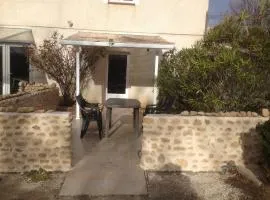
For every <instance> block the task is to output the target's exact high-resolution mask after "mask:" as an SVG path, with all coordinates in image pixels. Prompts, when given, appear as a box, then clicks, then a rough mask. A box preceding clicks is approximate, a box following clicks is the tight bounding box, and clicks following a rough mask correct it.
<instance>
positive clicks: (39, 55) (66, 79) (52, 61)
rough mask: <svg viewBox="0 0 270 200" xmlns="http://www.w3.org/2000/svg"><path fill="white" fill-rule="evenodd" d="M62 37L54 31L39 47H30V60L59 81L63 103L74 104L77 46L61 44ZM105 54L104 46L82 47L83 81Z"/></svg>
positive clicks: (81, 73) (81, 72)
mask: <svg viewBox="0 0 270 200" xmlns="http://www.w3.org/2000/svg"><path fill="white" fill-rule="evenodd" d="M61 39H63V36H62V35H60V34H59V33H58V32H54V33H53V34H52V35H51V37H50V38H49V39H46V40H44V41H43V43H42V44H41V45H40V46H39V47H35V46H32V47H31V48H30V49H29V58H30V59H29V60H30V63H31V65H33V66H34V67H36V68H37V69H38V70H39V71H41V72H44V73H46V74H47V75H48V76H49V78H51V79H53V80H55V81H56V82H57V83H58V85H59V88H60V91H61V94H62V96H63V105H72V104H73V103H74V94H75V82H76V48H75V47H72V46H66V45H61V44H60V40H61ZM104 55H105V49H104V48H90V47H88V48H83V49H82V52H81V56H80V60H81V63H80V66H81V68H80V75H81V81H84V79H85V77H86V76H87V75H88V76H91V75H92V74H93V72H94V69H95V63H96V62H97V61H98V60H99V59H100V58H101V57H104Z"/></svg>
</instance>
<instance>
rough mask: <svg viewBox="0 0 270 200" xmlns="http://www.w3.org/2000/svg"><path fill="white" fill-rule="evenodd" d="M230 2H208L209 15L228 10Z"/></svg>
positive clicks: (223, 0) (215, 0)
mask: <svg viewBox="0 0 270 200" xmlns="http://www.w3.org/2000/svg"><path fill="white" fill-rule="evenodd" d="M229 2H230V0H209V13H221V12H226V11H228V10H229Z"/></svg>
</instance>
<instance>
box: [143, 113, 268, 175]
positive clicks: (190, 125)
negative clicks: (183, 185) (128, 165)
mask: <svg viewBox="0 0 270 200" xmlns="http://www.w3.org/2000/svg"><path fill="white" fill-rule="evenodd" d="M183 114H185V115H147V116H145V117H144V119H143V136H142V157H141V167H142V168H143V169H145V170H157V171H178V170H179V171H180V170H183V171H193V172H198V171H220V170H221V166H223V165H224V164H226V163H227V162H229V161H232V162H234V163H235V164H236V165H251V164H255V163H258V162H260V161H261V160H262V144H261V140H260V136H259V134H258V133H257V132H256V130H255V127H256V125H257V124H259V123H263V122H265V121H267V120H268V119H269V117H262V116H259V115H258V114H256V113H254V114H252V113H250V114H249V115H248V114H247V113H245V115H244V112H243V113H242V115H241V114H240V113H238V114H234V115H233V116H230V115H228V114H226V115H225V116H224V115H223V116H221V115H215V116H205V115H204V116H203V114H204V113H202V115H198V114H200V113H194V114H196V115H194V116H191V115H188V112H187V113H183Z"/></svg>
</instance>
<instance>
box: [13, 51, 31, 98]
mask: <svg viewBox="0 0 270 200" xmlns="http://www.w3.org/2000/svg"><path fill="white" fill-rule="evenodd" d="M20 81H27V82H28V81H29V63H28V60H27V56H26V48H25V47H10V93H16V92H18V89H19V82H20Z"/></svg>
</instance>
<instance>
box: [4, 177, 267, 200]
mask: <svg viewBox="0 0 270 200" xmlns="http://www.w3.org/2000/svg"><path fill="white" fill-rule="evenodd" d="M146 177H147V183H148V184H147V185H148V188H147V189H148V193H149V195H148V196H106V197H89V196H87V195H85V196H76V197H60V196H59V195H58V194H59V191H60V188H61V185H62V184H63V181H64V178H65V174H64V173H52V174H51V178H50V179H49V180H46V181H42V182H38V183H34V182H31V181H28V180H27V178H26V177H25V176H24V175H22V174H0V199H1V200H167V199H168V200H176V199H177V200H264V199H265V198H264V197H263V194H262V190H261V189H259V188H257V187H255V186H254V185H252V184H251V183H250V182H248V181H247V180H245V179H244V178H243V177H241V176H238V175H232V174H223V175H221V174H218V173H155V172H149V173H146ZM265 200H266V199H265Z"/></svg>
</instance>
